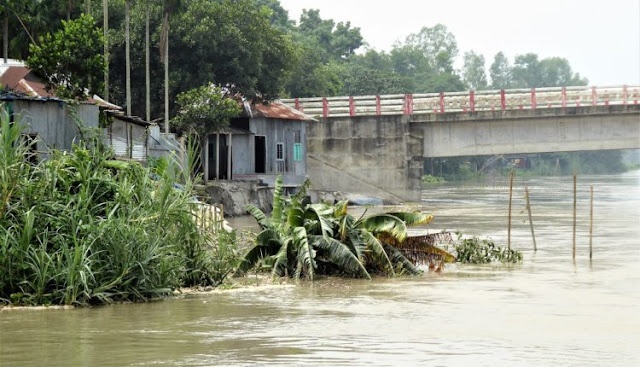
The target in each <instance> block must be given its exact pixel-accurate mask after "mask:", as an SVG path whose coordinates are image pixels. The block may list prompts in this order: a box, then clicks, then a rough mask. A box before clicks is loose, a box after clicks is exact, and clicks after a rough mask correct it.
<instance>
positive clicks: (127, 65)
mask: <svg viewBox="0 0 640 367" xmlns="http://www.w3.org/2000/svg"><path fill="white" fill-rule="evenodd" d="M130 7H131V0H126V1H125V5H124V38H125V49H124V50H125V51H124V54H125V56H124V57H125V89H126V95H127V115H128V116H131V58H130V38H131V37H130V34H129V23H130V19H129V18H130V14H129V13H130Z"/></svg>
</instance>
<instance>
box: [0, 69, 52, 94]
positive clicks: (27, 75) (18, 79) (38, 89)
mask: <svg viewBox="0 0 640 367" xmlns="http://www.w3.org/2000/svg"><path fill="white" fill-rule="evenodd" d="M0 84H2V85H3V86H5V87H6V88H9V89H11V90H13V91H15V92H19V93H24V94H26V95H29V96H32V97H53V95H52V94H51V93H49V92H47V91H46V90H45V88H44V84H43V83H42V82H40V81H39V80H38V79H37V78H36V77H35V76H34V75H32V74H31V70H29V69H28V68H27V67H25V66H8V67H4V68H3V72H2V74H1V75H0Z"/></svg>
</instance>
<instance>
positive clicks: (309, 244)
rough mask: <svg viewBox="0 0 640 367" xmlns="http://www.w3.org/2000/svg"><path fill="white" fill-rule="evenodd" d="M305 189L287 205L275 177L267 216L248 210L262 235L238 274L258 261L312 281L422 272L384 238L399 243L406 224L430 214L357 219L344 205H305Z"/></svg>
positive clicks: (273, 269) (426, 219)
mask: <svg viewBox="0 0 640 367" xmlns="http://www.w3.org/2000/svg"><path fill="white" fill-rule="evenodd" d="M308 186H309V183H308V181H305V184H303V185H302V187H301V189H300V191H299V192H298V194H296V195H294V196H293V197H291V199H289V200H288V201H287V200H285V199H284V197H283V194H282V178H281V177H278V179H277V180H276V188H275V192H274V205H273V212H272V213H271V217H267V216H266V215H265V214H264V213H263V212H262V211H260V210H259V209H258V208H256V207H254V206H248V208H247V210H248V211H249V213H250V214H252V215H253V216H254V217H255V218H256V220H257V221H258V224H259V225H260V227H261V228H262V232H260V233H259V234H258V236H257V238H256V243H255V246H253V247H252V248H250V249H249V251H248V252H247V253H246V255H245V257H244V261H243V263H242V264H241V266H240V267H239V268H238V271H239V273H243V272H246V271H248V270H249V269H251V268H253V267H255V266H256V265H258V264H259V263H262V265H263V267H267V268H270V269H271V272H272V275H273V276H293V277H295V278H299V277H301V276H304V277H306V278H308V279H310V280H313V279H314V277H315V275H316V274H345V275H349V276H353V277H359V278H368V279H370V278H371V274H372V273H381V274H387V275H397V274H419V273H421V270H419V269H418V268H417V267H415V266H414V265H413V264H412V263H411V262H410V261H409V260H408V259H407V258H406V257H405V256H404V255H403V254H402V252H401V251H400V250H399V249H397V248H396V247H394V246H392V245H391V244H389V243H388V241H385V238H393V239H394V240H395V241H397V243H402V241H404V239H405V238H406V237H407V226H408V225H417V224H424V223H428V222H430V221H431V220H432V219H433V216H431V215H427V214H423V213H418V212H414V213H409V212H398V213H385V214H376V215H371V216H368V217H364V218H359V219H356V218H354V217H353V216H351V215H350V214H348V213H347V202H346V201H343V202H340V203H337V204H336V205H329V204H326V203H322V204H310V203H306V202H305V201H304V200H303V198H304V197H305V196H306V192H307V189H308ZM385 236H386V237H385Z"/></svg>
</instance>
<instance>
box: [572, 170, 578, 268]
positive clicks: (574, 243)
mask: <svg viewBox="0 0 640 367" xmlns="http://www.w3.org/2000/svg"><path fill="white" fill-rule="evenodd" d="M577 181H578V171H573V259H574V260H575V259H576V207H577V202H578V194H577V191H578V190H577V187H578V186H577Z"/></svg>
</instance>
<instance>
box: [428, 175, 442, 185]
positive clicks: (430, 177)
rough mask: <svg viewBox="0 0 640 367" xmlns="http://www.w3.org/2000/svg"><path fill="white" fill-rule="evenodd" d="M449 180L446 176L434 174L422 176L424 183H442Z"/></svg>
mask: <svg viewBox="0 0 640 367" xmlns="http://www.w3.org/2000/svg"><path fill="white" fill-rule="evenodd" d="M445 182H447V181H446V180H445V179H444V178H442V177H439V176H433V175H424V176H422V183H424V184H441V183H445Z"/></svg>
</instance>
